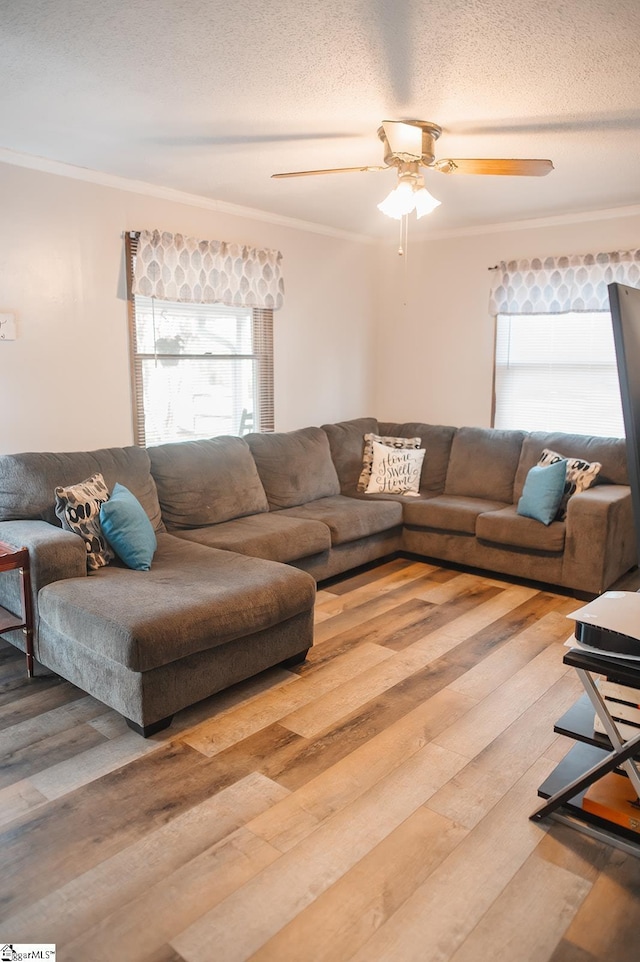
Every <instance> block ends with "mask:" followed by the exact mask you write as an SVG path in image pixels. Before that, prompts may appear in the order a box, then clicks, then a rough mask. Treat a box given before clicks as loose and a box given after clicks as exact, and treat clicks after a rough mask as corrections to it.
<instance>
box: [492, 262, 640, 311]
mask: <svg viewBox="0 0 640 962" xmlns="http://www.w3.org/2000/svg"><path fill="white" fill-rule="evenodd" d="M614 282H618V283H620V284H627V285H628V286H629V287H637V286H638V285H639V284H640V250H634V251H610V252H608V253H603V254H572V255H570V256H569V257H544V258H542V257H534V258H532V259H531V260H521V261H503V262H502V263H500V264H498V266H497V267H496V268H495V276H494V279H493V286H492V288H491V296H490V299H489V313H490V314H567V313H569V312H573V311H576V312H580V311H583V312H587V311H588V312H591V311H608V310H609V296H608V291H607V285H608V284H612V283H614Z"/></svg>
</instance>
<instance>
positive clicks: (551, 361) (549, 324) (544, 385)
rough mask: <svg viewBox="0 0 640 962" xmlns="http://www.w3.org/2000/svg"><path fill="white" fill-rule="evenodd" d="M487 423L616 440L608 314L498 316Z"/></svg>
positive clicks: (617, 411) (618, 420) (620, 430)
mask: <svg viewBox="0 0 640 962" xmlns="http://www.w3.org/2000/svg"><path fill="white" fill-rule="evenodd" d="M494 425H495V427H497V428H521V429H524V430H526V431H567V432H574V433H578V434H595V435H603V436H605V437H623V436H624V425H623V421H622V408H621V403H620V387H619V383H618V374H617V366H616V357H615V349H614V344H613V333H612V328H611V317H610V315H609V314H608V313H605V312H598V313H570V314H529V315H526V316H517V315H516V316H509V315H505V314H499V315H498V317H497V327H496V355H495V416H494Z"/></svg>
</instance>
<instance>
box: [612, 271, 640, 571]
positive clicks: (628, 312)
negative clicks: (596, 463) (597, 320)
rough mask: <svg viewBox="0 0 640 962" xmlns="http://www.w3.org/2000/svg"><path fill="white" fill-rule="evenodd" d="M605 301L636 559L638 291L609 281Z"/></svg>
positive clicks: (639, 498)
mask: <svg viewBox="0 0 640 962" xmlns="http://www.w3.org/2000/svg"><path fill="white" fill-rule="evenodd" d="M609 304H610V307H611V323H612V325H613V340H614V344H615V348H616V361H617V364H618V379H619V381H620V399H621V401H622V418H623V420H624V430H625V435H626V442H627V462H628V465H629V484H630V485H631V502H632V505H633V518H634V522H635V529H636V550H637V554H638V559H639V561H640V290H636V288H635V287H626V286H625V285H624V284H609Z"/></svg>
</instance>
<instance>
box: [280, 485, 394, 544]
mask: <svg viewBox="0 0 640 962" xmlns="http://www.w3.org/2000/svg"><path fill="white" fill-rule="evenodd" d="M278 513H279V514H282V515H284V516H285V517H291V518H304V519H305V520H313V521H323V522H324V523H325V524H326V525H327V527H328V528H329V530H330V531H331V544H332V545H338V544H346V543H347V542H349V541H357V540H358V539H359V538H366V537H368V536H369V535H372V534H378V533H379V532H381V531H388V530H389V529H390V528H395V527H397V526H399V525H401V524H402V505H401V504H399V503H398V502H397V501H377V500H376V501H361V500H360V499H356V498H347V497H345V496H344V495H342V494H338V495H335V496H334V497H331V498H321V499H320V500H318V501H311V502H309V503H307V504H302V505H299V506H298V507H295V508H285V510H284V511H281V512H278Z"/></svg>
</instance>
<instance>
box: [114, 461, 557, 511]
mask: <svg viewBox="0 0 640 962" xmlns="http://www.w3.org/2000/svg"><path fill="white" fill-rule="evenodd" d="M566 477H567V462H566V459H564V460H562V461H555V462H554V463H553V464H549V465H547V466H546V467H543V466H541V465H538V464H537V465H536V466H535V467H533V468H531V470H530V471H529V473H528V475H527V478H526V480H525V482H524V488H523V489H522V497H521V498H520V500H519V501H518V507H517V508H516V511H517V513H518V514H521V515H524V517H525V518H533V519H534V520H535V521H542V523H543V524H551V522H552V521H553V519H554V518H555V516H556V514H557V512H558V508H559V507H560V502H561V501H562V495H563V494H564V483H565V480H566ZM107 503H108V502H107Z"/></svg>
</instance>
